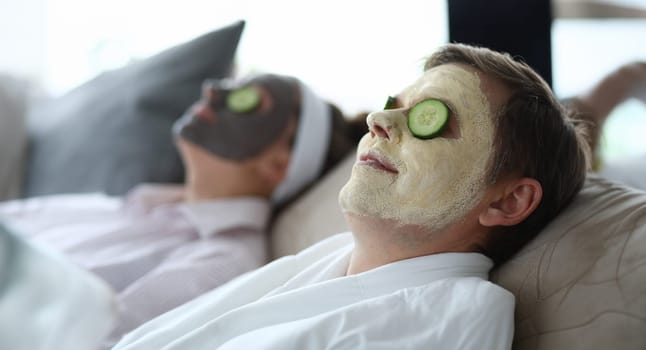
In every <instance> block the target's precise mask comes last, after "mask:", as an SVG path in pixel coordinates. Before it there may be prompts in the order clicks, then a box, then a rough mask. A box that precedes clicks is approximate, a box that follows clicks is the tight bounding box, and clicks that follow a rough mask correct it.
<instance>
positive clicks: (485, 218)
mask: <svg viewBox="0 0 646 350" xmlns="http://www.w3.org/2000/svg"><path fill="white" fill-rule="evenodd" d="M495 193H496V197H495V198H494V199H493V200H492V201H491V202H489V203H488V206H487V208H485V210H484V211H483V212H481V213H480V216H479V217H478V220H479V222H480V224H481V225H483V226H488V227H492V226H514V225H516V224H519V223H521V222H522V221H523V220H525V219H526V218H527V217H528V216H529V215H530V214H531V213H533V212H534V210H536V208H537V207H538V205H539V204H540V203H541V199H542V198H543V188H542V187H541V184H540V183H539V182H538V181H536V180H535V179H532V178H527V177H523V178H520V179H514V180H511V181H508V182H506V183H505V184H504V185H503V186H501V187H500V189H499V190H497V191H496V192H495Z"/></svg>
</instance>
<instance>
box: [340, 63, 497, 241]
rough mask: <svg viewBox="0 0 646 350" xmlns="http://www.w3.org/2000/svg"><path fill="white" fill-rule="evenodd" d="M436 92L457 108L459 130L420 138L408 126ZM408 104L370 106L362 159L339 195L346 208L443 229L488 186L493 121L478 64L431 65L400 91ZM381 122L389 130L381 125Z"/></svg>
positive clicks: (400, 98)
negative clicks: (385, 133) (410, 114)
mask: <svg viewBox="0 0 646 350" xmlns="http://www.w3.org/2000/svg"><path fill="white" fill-rule="evenodd" d="M427 98H434V99H437V100H440V101H442V102H444V103H445V104H446V105H447V107H448V108H449V109H450V114H451V115H450V117H449V118H452V119H453V120H452V121H451V123H453V125H452V126H451V127H450V129H451V128H452V130H448V131H445V132H444V133H443V134H441V135H440V136H438V137H436V138H433V139H429V140H421V139H418V138H415V137H414V136H413V135H412V134H411V132H410V130H409V129H408V126H407V113H408V111H409V110H410V108H411V107H412V106H414V105H415V104H416V103H417V102H419V101H422V100H424V99H427ZM398 101H399V106H398V107H401V108H396V109H391V110H384V111H379V112H375V113H372V114H370V116H368V123H369V124H370V126H371V131H373V132H371V133H369V134H367V135H366V136H364V137H363V138H362V139H361V142H360V143H359V147H358V150H357V162H356V163H355V165H354V167H353V169H352V175H351V177H350V180H349V181H348V183H347V184H346V185H345V186H344V187H343V189H342V190H341V193H340V196H339V202H340V204H341V208H342V210H343V211H344V212H346V213H351V214H356V215H366V216H372V217H379V218H382V219H391V220H395V221H396V222H398V223H400V224H403V225H419V226H423V227H425V228H428V229H430V230H439V229H442V228H445V227H446V226H447V225H449V224H451V223H454V222H456V220H459V219H460V218H462V217H464V215H465V214H466V213H467V212H468V211H469V210H471V209H472V208H473V207H474V206H475V205H476V204H477V202H478V200H479V199H480V198H481V195H482V193H483V190H484V189H485V176H486V171H487V165H488V161H489V158H490V157H491V155H492V141H493V132H494V126H493V122H492V120H493V119H492V115H491V108H490V104H489V102H488V100H487V98H486V96H485V95H484V93H483V92H482V91H481V88H480V78H479V77H478V74H477V73H476V72H475V71H472V70H468V69H466V68H464V67H462V66H458V65H453V64H448V65H442V66H438V67H435V68H432V69H430V70H428V71H426V72H425V73H424V75H423V76H422V77H421V78H420V79H419V80H417V82H415V83H414V84H413V85H412V86H410V87H408V88H407V89H405V90H404V91H403V92H402V93H401V94H400V95H399V96H398ZM375 125H378V126H379V127H381V128H383V129H384V130H386V129H387V130H388V137H384V136H383V135H382V136H380V135H379V134H378V133H375V132H374V130H375Z"/></svg>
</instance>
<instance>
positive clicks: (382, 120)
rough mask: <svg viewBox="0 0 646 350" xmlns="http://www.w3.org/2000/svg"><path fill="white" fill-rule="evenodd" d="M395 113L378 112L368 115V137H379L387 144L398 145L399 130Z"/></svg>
mask: <svg viewBox="0 0 646 350" xmlns="http://www.w3.org/2000/svg"><path fill="white" fill-rule="evenodd" d="M397 113H399V112H395V111H378V112H372V113H370V114H369V115H368V118H367V123H368V130H370V137H372V138H375V137H379V138H382V139H385V140H387V141H389V142H395V143H399V140H400V138H401V128H400V126H399V125H398V118H397V115H396V114H397Z"/></svg>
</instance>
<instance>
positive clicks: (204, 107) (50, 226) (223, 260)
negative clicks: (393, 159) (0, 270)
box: [0, 75, 363, 343]
mask: <svg viewBox="0 0 646 350" xmlns="http://www.w3.org/2000/svg"><path fill="white" fill-rule="evenodd" d="M173 131H174V134H175V137H176V142H177V145H178V147H179V149H180V153H181V155H182V158H183V160H184V163H185V165H186V183H185V184H184V185H183V186H169V185H144V186H140V187H138V188H135V189H133V190H132V191H131V192H130V193H129V194H128V195H127V196H126V198H107V197H105V196H103V195H73V196H53V197H50V198H36V199H30V200H26V201H15V202H9V203H7V204H4V205H3V206H2V207H0V215H2V214H4V216H5V218H6V219H7V221H8V222H10V223H11V224H12V225H13V226H15V227H17V228H19V229H21V231H23V232H24V234H25V236H27V237H29V238H30V239H31V240H33V241H37V242H39V243H42V244H45V245H47V246H50V247H53V248H55V249H56V250H59V251H62V252H64V253H65V255H67V256H68V257H70V258H71V259H72V261H73V262H75V263H76V264H77V265H79V266H81V267H82V268H84V269H87V270H89V271H91V272H93V273H94V274H95V275H97V276H98V277H100V278H101V279H103V280H104V281H106V282H107V283H108V284H109V285H110V286H111V287H112V289H113V290H114V292H115V293H116V305H117V307H118V314H119V319H118V320H117V322H116V328H115V330H114V331H113V333H112V335H111V337H110V340H109V341H108V343H110V342H113V341H115V340H118V339H119V338H120V336H121V335H122V334H123V333H125V332H127V331H128V330H131V329H133V328H135V327H136V326H137V325H139V324H141V323H143V322H145V321H147V320H149V319H151V318H153V317H155V316H157V315H159V314H161V313H163V312H165V311H167V310H170V309H172V308H174V307H176V306H178V305H180V304H182V303H184V302H186V301H188V300H191V299H192V298H194V297H196V296H198V295H200V294H202V293H204V292H206V291H208V290H211V289H213V288H215V287H217V286H219V285H221V284H223V283H224V282H226V281H228V280H230V279H231V278H233V277H235V276H237V275H240V274H242V273H244V272H246V271H249V270H252V269H254V268H257V267H259V266H261V265H262V264H264V263H265V261H266V258H267V257H266V250H267V248H266V239H267V238H266V235H265V231H266V225H267V222H268V220H269V215H270V209H271V207H272V206H273V205H281V204H284V203H285V202H286V201H288V200H289V199H290V198H291V197H293V196H294V195H295V194H297V193H298V192H299V191H301V190H302V189H303V188H304V187H305V186H307V185H308V184H309V183H310V182H312V181H313V180H315V179H316V178H317V177H318V176H319V175H320V174H321V173H322V172H323V171H324V170H325V169H329V168H330V167H331V166H333V165H334V164H335V163H336V162H337V161H339V160H340V159H342V158H343V157H344V155H345V154H346V153H347V151H349V150H350V149H352V148H353V147H354V145H355V144H356V140H358V137H355V136H354V131H353V130H352V124H351V123H350V122H347V121H346V120H345V119H344V118H343V116H342V115H341V113H340V112H339V111H338V109H336V107H334V106H332V105H330V104H328V103H326V102H325V101H323V100H322V99H320V98H319V97H318V96H316V95H315V94H314V93H313V92H312V91H310V89H309V88H308V87H307V86H305V85H304V84H302V83H301V82H300V81H298V80H296V79H294V78H291V77H286V76H279V75H260V76H256V77H253V78H251V79H248V80H243V81H240V82H232V81H218V82H209V83H207V84H205V86H204V91H203V96H202V99H201V100H200V101H198V102H197V103H196V104H195V105H194V106H193V107H191V108H190V110H189V111H188V113H186V114H185V115H184V116H183V117H182V118H181V119H179V120H178V121H177V123H176V124H175V126H174V130H173ZM361 134H363V133H361ZM116 171H118V169H115V172H116Z"/></svg>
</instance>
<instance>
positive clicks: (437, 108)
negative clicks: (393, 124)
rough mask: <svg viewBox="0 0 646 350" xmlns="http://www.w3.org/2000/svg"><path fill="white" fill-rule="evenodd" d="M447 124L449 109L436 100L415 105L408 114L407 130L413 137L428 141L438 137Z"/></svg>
mask: <svg viewBox="0 0 646 350" xmlns="http://www.w3.org/2000/svg"><path fill="white" fill-rule="evenodd" d="M448 124H449V109H448V108H447V107H446V105H445V104H444V103H443V102H442V101H439V100H436V99H432V98H430V99H426V100H423V101H421V102H419V103H417V104H416V105H415V106H413V108H411V110H410V112H408V129H409V130H410V131H411V133H412V134H413V136H415V137H417V138H420V139H430V138H433V137H435V136H437V135H439V134H440V133H441V132H442V130H444V128H446V126H447V125H448Z"/></svg>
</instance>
